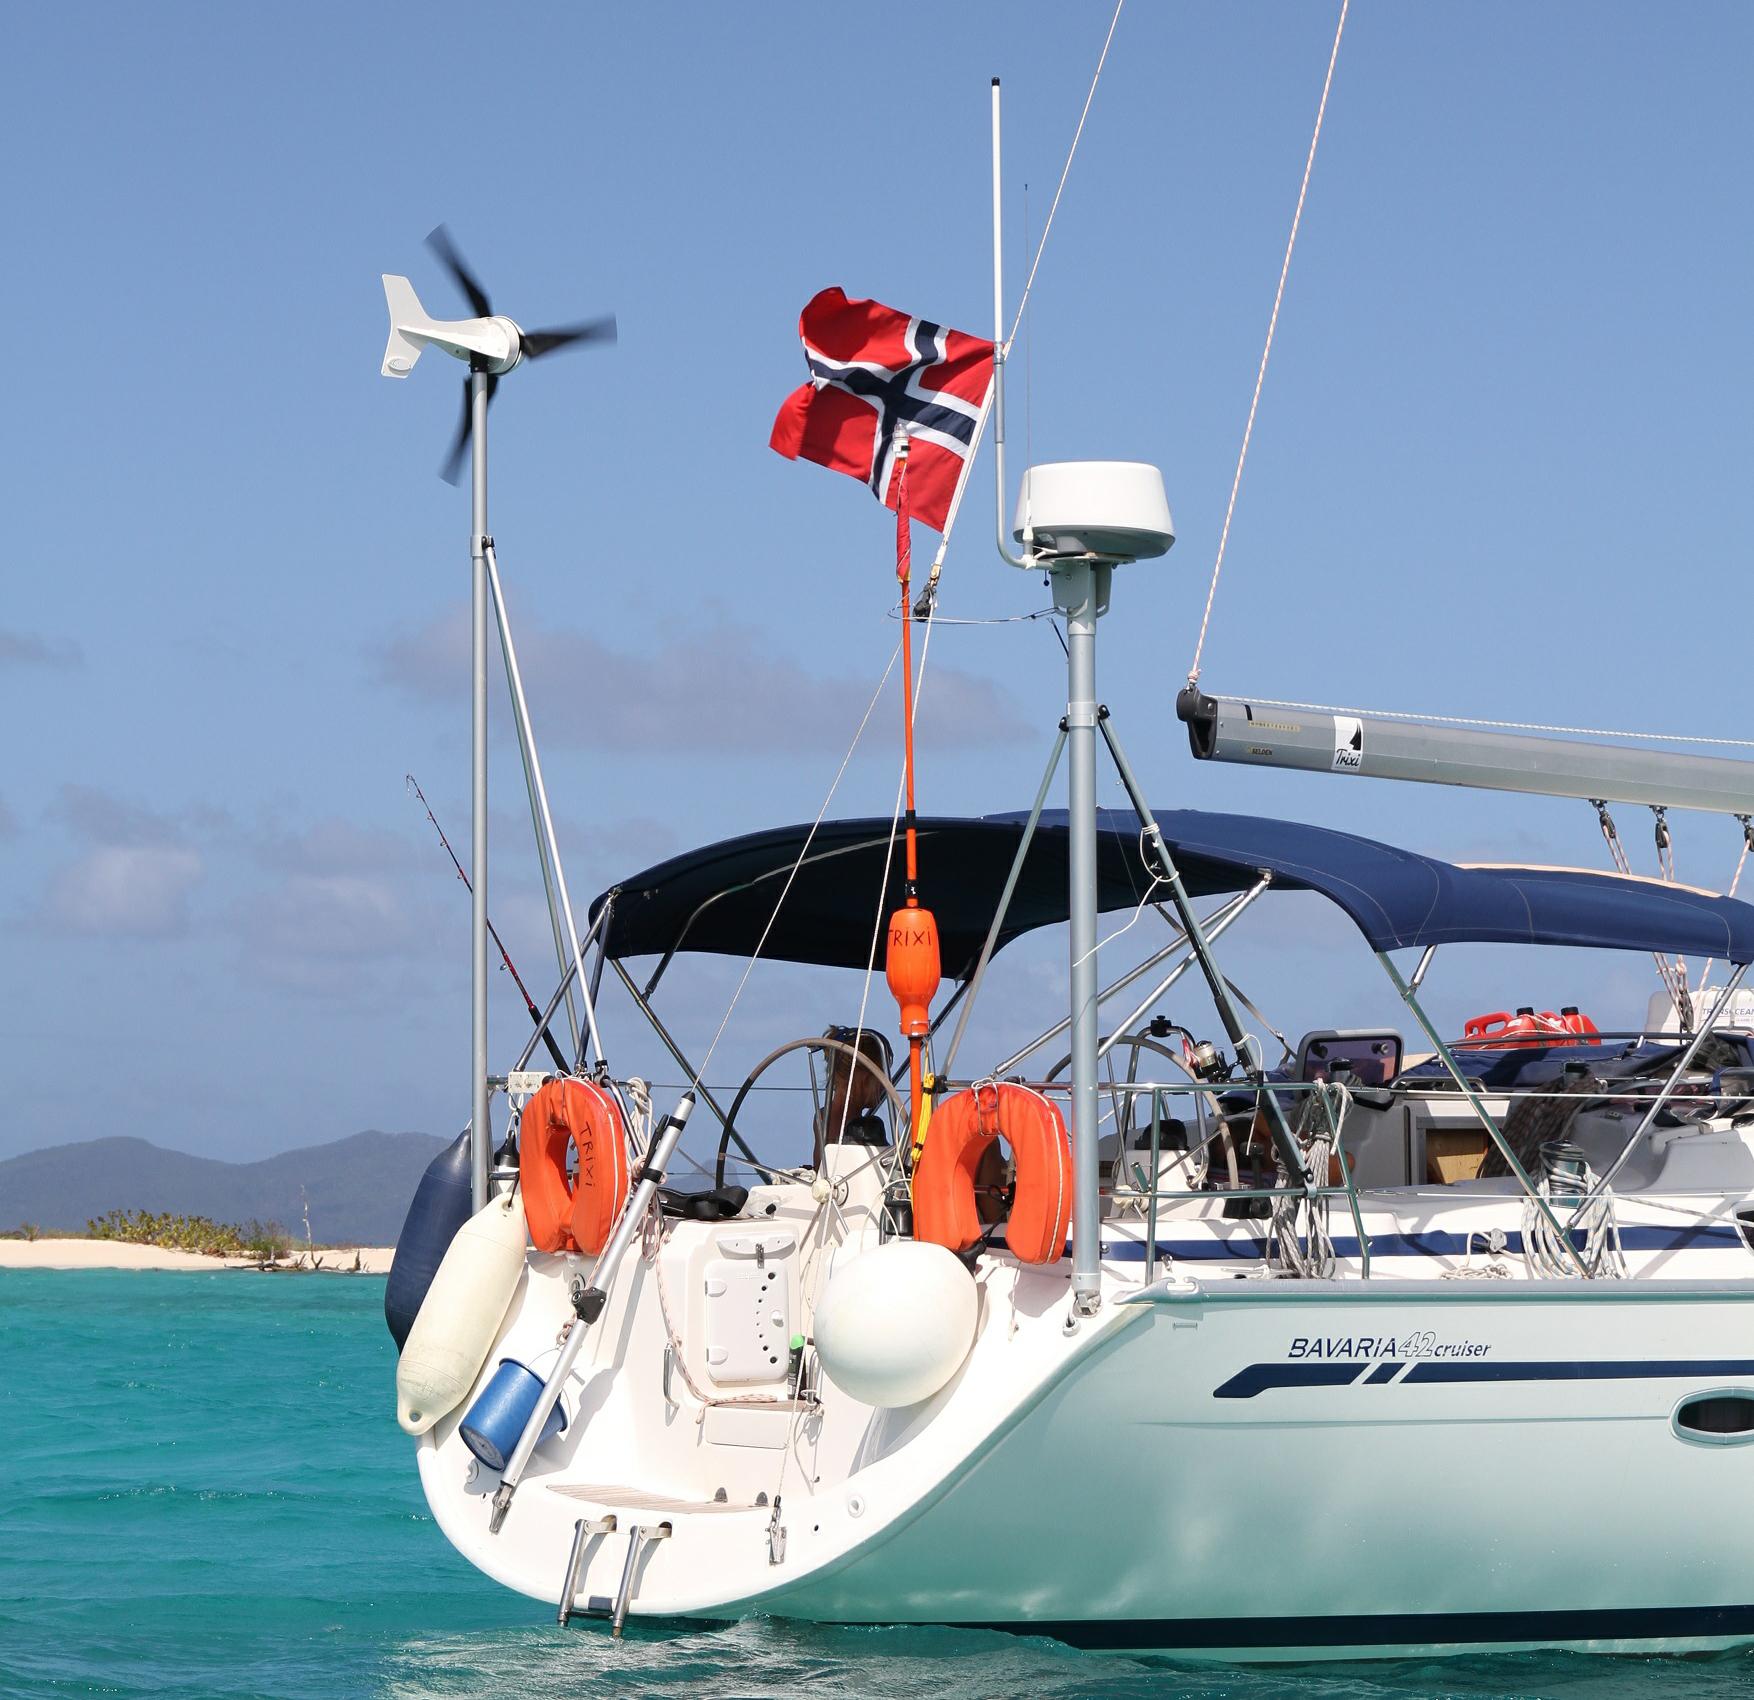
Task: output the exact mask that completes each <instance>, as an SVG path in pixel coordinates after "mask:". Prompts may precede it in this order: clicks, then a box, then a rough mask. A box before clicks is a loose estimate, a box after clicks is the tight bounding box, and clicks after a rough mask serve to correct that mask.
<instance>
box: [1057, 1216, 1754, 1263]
mask: <svg viewBox="0 0 1754 1700" xmlns="http://www.w3.org/2000/svg"><path fill="white" fill-rule="evenodd" d="M1472 1237H1473V1241H1474V1252H1475V1255H1476V1256H1485V1255H1487V1253H1486V1247H1485V1235H1484V1233H1483V1232H1479V1231H1476V1232H1475V1233H1474V1235H1473V1236H1472ZM1468 1239H1469V1236H1468V1235H1466V1234H1452V1233H1449V1232H1448V1231H1446V1230H1444V1229H1431V1230H1429V1231H1427V1232H1425V1233H1420V1234H1372V1235H1371V1236H1370V1253H1371V1256H1372V1257H1465V1256H1467V1253H1468ZM1572 1240H1573V1242H1574V1243H1575V1244H1576V1245H1577V1246H1578V1247H1579V1248H1580V1249H1581V1248H1582V1246H1583V1235H1582V1233H1581V1232H1580V1233H1574V1234H1573V1235H1572ZM1620 1243H1621V1245H1622V1246H1624V1247H1625V1248H1626V1250H1627V1251H1689V1250H1701V1251H1704V1250H1713V1251H1728V1250H1730V1249H1731V1248H1732V1247H1735V1246H1740V1245H1742V1244H1743V1240H1742V1236H1741V1233H1740V1231H1739V1230H1738V1229H1736V1228H1734V1227H1728V1226H1725V1225H1723V1224H1720V1223H1702V1224H1698V1225H1695V1226H1693V1227H1687V1228H1658V1227H1637V1226H1634V1227H1630V1228H1622V1229H1621V1230H1620ZM1505 1250H1506V1251H1509V1252H1514V1253H1515V1254H1516V1255H1517V1256H1519V1257H1520V1256H1521V1255H1522V1251H1523V1236H1522V1235H1521V1234H1520V1233H1509V1234H1506V1235H1505ZM1334 1253H1335V1255H1336V1256H1338V1257H1353V1258H1355V1257H1357V1256H1358V1240H1357V1238H1356V1236H1352V1235H1348V1236H1344V1237H1342V1236H1341V1235H1338V1234H1336V1235H1335V1236H1334ZM1068 1255H1070V1251H1069V1249H1068ZM1102 1255H1103V1256H1104V1257H1105V1258H1107V1259H1108V1260H1109V1261H1110V1262H1111V1263H1143V1262H1144V1261H1145V1243H1144V1241H1143V1240H1110V1241H1106V1242H1105V1243H1104V1245H1103V1248H1102ZM1157 1255H1158V1256H1159V1257H1173V1258H1176V1259H1178V1260H1179V1261H1181V1262H1184V1263H1211V1262H1217V1263H1227V1262H1243V1263H1258V1262H1259V1261H1260V1260H1261V1259H1262V1258H1264V1257H1265V1256H1266V1255H1267V1242H1266V1239H1265V1237H1264V1236H1262V1235H1259V1234H1252V1233H1233V1234H1231V1235H1229V1236H1227V1237H1225V1238H1222V1239H1221V1238H1217V1237H1214V1238H1212V1239H1197V1240H1159V1241H1158V1242H1157Z"/></svg>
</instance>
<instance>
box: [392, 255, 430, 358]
mask: <svg viewBox="0 0 1754 1700" xmlns="http://www.w3.org/2000/svg"><path fill="white" fill-rule="evenodd" d="M384 300H385V301H386V302H387V303H388V304H389V308H390V340H389V342H388V343H387V344H386V345H385V347H384V366H383V374H384V376H385V377H386V378H406V377H407V376H408V374H409V373H410V372H412V371H413V370H414V362H415V361H416V360H418V359H419V358H420V351H421V349H422V348H423V347H425V345H426V338H425V337H424V336H423V335H422V334H421V333H422V332H425V331H430V330H431V329H433V321H432V320H431V319H430V318H428V317H427V313H426V309H425V308H424V307H422V306H421V304H420V297H419V296H418V295H416V294H415V293H414V285H413V284H411V283H410V282H409V281H408V279H407V278H405V277H390V276H388V275H386V276H385V278H384Z"/></svg>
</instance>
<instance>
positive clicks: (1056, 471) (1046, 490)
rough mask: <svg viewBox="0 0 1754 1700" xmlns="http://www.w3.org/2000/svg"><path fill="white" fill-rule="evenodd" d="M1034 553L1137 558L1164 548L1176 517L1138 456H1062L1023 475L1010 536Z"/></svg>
mask: <svg viewBox="0 0 1754 1700" xmlns="http://www.w3.org/2000/svg"><path fill="white" fill-rule="evenodd" d="M1026 534H1032V536H1031V538H1030V542H1031V546H1032V547H1033V548H1034V550H1035V552H1036V553H1037V554H1038V555H1095V556H1097V557H1099V558H1100V559H1102V560H1105V561H1110V562H1114V561H1143V560H1148V559H1150V558H1151V557H1152V556H1154V555H1162V554H1166V553H1168V550H1169V546H1170V545H1171V544H1172V543H1174V542H1175V523H1174V521H1173V520H1171V519H1170V517H1169V499H1168V497H1166V496H1165V495H1164V493H1163V474H1162V473H1161V472H1159V471H1158V470H1157V468H1156V467H1154V466H1150V465H1147V464H1146V463H1145V462H1144V461H1137V460H1062V461H1052V462H1049V463H1048V464H1047V465H1045V466H1032V467H1030V468H1029V469H1028V471H1026V472H1025V473H1024V474H1023V485H1022V488H1021V489H1020V490H1019V491H1018V495H1017V519H1016V523H1015V526H1014V529H1013V532H1012V535H1013V536H1014V537H1015V538H1016V539H1017V541H1018V542H1019V543H1022V542H1024V540H1025V535H1026Z"/></svg>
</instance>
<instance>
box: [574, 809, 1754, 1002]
mask: <svg viewBox="0 0 1754 1700" xmlns="http://www.w3.org/2000/svg"><path fill="white" fill-rule="evenodd" d="M1027 818H1028V817H1027V816H1026V815H1022V814H1015V815H986V816H981V817H978V818H973V819H958V818H949V817H942V816H924V817H921V819H920V820H919V823H918V827H919V843H920V876H921V877H920V893H921V901H922V902H923V903H924V904H925V906H926V907H927V908H929V909H930V910H932V912H933V913H934V914H935V915H936V916H937V919H938V931H939V937H940V939H941V941H942V947H943V961H944V971H945V973H946V974H947V975H949V976H951V977H953V978H961V977H962V976H963V975H964V974H965V973H967V972H968V971H969V970H970V969H971V968H972V967H973V965H974V962H975V959H976V957H977V956H978V955H979V954H980V947H981V943H982V941H983V940H984V939H985V937H986V932H987V928H988V927H989V926H990V925H991V924H992V916H993V910H994V908H995V906H996V905H997V903H998V901H999V896H1000V893H1001V892H1002V891H1003V889H1004V885H1005V876H1006V874H1007V873H1008V872H1009V870H1010V867H1011V862H1012V858H1013V857H1014V856H1015V855H1016V852H1017V844H1018V840H1019V839H1020V838H1021V836H1022V833H1023V828H1024V825H1025V824H1026V822H1027ZM1157 819H1158V824H1159V826H1161V827H1162V829H1163V836H1164V838H1165V840H1166V841H1167V842H1168V844H1169V848H1170V853H1171V854H1172V855H1173V856H1174V857H1175V861H1176V866H1177V868H1178V869H1179V870H1180V872H1181V876H1182V881H1183V883H1184V884H1185V885H1186V887H1187V890H1188V892H1189V894H1190V895H1191V896H1194V897H1207V896H1215V895H1218V894H1221V893H1226V892H1237V891H1244V890H1246V889H1247V888H1248V887H1250V886H1252V885H1254V884H1255V882H1256V881H1257V880H1259V879H1260V877H1261V875H1262V874H1264V873H1269V874H1271V875H1272V877H1273V889H1274V890H1276V891H1278V890H1286V891H1319V892H1320V893H1321V894H1322V895H1323V896H1324V897H1326V898H1328V899H1329V900H1330V901H1332V902H1334V903H1336V904H1338V905H1339V907H1340V908H1341V909H1343V910H1345V912H1346V914H1347V915H1348V916H1350V917H1351V919H1352V921H1353V923H1354V924H1355V925H1356V926H1357V928H1358V930H1359V931H1360V932H1361V933H1363V934H1364V937H1365V938H1366V940H1367V941H1368V942H1369V943H1370V945H1371V946H1372V948H1374V949H1376V950H1399V949H1402V948H1406V947H1416V946H1424V945H1437V944H1459V943H1468V942H1476V943H1493V944H1546V945H1583V946H1588V947H1591V948H1594V949H1601V950H1646V951H1663V952H1666V953H1669V954H1673V955H1684V956H1709V957H1717V958H1719V959H1720V960H1728V961H1731V962H1737V963H1741V962H1748V961H1750V960H1754V906H1750V905H1748V904H1746V903H1740V902H1737V901H1736V900H1734V899H1733V898H1727V897H1718V896H1715V895H1713V894H1712V893H1710V892H1705V891H1699V890H1696V889H1695V888H1693V887H1691V886H1678V885H1668V884H1664V883H1663V882H1661V881H1658V880H1649V879H1639V878H1635V877H1627V876H1623V875H1620V874H1610V873H1591V872H1586V871H1583V870H1579V869H1571V868H1526V867H1496V866H1495V867H1459V866H1456V865H1454V864H1452V863H1449V862H1440V861H1437V860H1435V859H1434V858H1432V857H1430V856H1420V855H1415V854H1414V853H1413V852H1412V851H1410V850H1397V849H1395V848H1393V847H1392V846H1390V845H1387V844H1379V843H1377V842H1376V841H1375V840H1373V839H1369V838H1356V837H1354V836H1353V835H1352V834H1351V833H1349V832H1330V831H1329V830H1327V829H1326V828H1325V827H1318V826H1303V825H1300V824H1298V823H1297V822H1295V821H1282V820H1266V819H1262V818H1260V817H1258V816H1253V815H1224V814H1207V813H1205V812H1204V811H1201V810H1197V809H1170V810H1166V811H1165V812H1164V813H1163V814H1160V815H1159V816H1158V817H1157ZM809 833H810V829H809V828H808V827H807V826H790V827H781V828H779V829H777V830H774V831H769V832H752V833H749V834H748V835H747V836H745V837H742V838H730V839H726V840H725V841H724V842H723V843H720V844H709V845H708V846H706V848H705V849H701V850H693V851H690V852H689V853H688V854H686V855H683V856H675V857H672V858H671V859H670V860H669V861H667V862H660V863H659V864H658V865H657V866H656V867H654V868H648V869H647V870H646V871H645V872H644V873H643V874H637V875H635V876H634V877H633V878H632V879H629V880H623V881H622V882H621V883H620V884H619V885H616V886H613V887H611V888H610V890H609V891H607V892H605V893H604V894H603V895H602V896H601V897H599V898H598V899H597V900H596V902H595V903H593V904H592V905H591V914H592V916H593V918H594V917H595V916H596V915H597V914H598V913H599V911H600V910H601V909H602V908H603V906H604V904H605V903H607V902H609V901H610V899H613V900H614V909H613V911H612V913H611V915H610V917H609V937H608V952H609V955H610V956H612V957H615V958H617V959H620V958H623V957H629V956H652V955H656V956H663V957H666V958H667V957H669V956H670V955H672V954H674V953H675V952H677V951H706V952H713V953H717V954H720V955H728V956H748V955H750V954H751V953H752V952H753V951H754V950H755V948H756V946H757V945H758V944H760V945H761V954H762V956H763V957H764V958H766V959H769V960H776V961H784V962H808V963H816V964H819V965H822V966H825V967H837V968H863V967H864V966H865V964H866V963H867V961H869V960H870V959H871V940H872V933H873V930H874V929H875V928H876V927H877V925H878V924H879V921H880V920H881V919H883V918H886V917H887V916H888V914H889V912H890V910H891V909H893V908H895V907H896V906H897V905H898V904H899V903H900V902H901V863H902V851H901V845H900V842H899V839H898V841H897V843H896V845H895V848H894V854H893V855H890V823H889V821H888V820H886V819H881V820H851V821H825V822H823V823H822V825H821V826H819V827H818V828H817V829H816V836H815V838H814V840H813V841H812V842H811V844H810V850H809V854H808V855H807V856H805V858H804V861H803V863H802V865H801V866H800V867H799V868H798V871H797V877H796V878H795V879H794V880H793V882H792V887H791V890H790V891H789V892H788V893H787V895H786V899H785V902H784V904H783V905H782V906H781V907H780V910H779V914H778V916H777V918H774V905H775V903H776V902H777V901H778V899H779V896H780V892H781V890H782V888H783V887H784V886H785V883H786V879H787V876H788V875H789V874H790V873H791V871H792V866H793V864H794V863H795V862H796V861H797V860H798V856H799V852H800V851H801V850H802V849H803V847H804V843H805V840H806V838H808V837H809ZM1066 851H1067V832H1066V816H1065V814H1064V813H1063V812H1062V811H1049V812H1046V813H1044V814H1043V815H1042V818H1041V824H1040V825H1039V827H1038V828H1037V830H1036V835H1035V840H1034V842H1033V843H1032V844H1031V845H1030V849H1029V855H1028V857H1027V859H1026V860H1025V862H1024V865H1023V872H1022V875H1021V876H1020V878H1019V879H1018V882H1017V890H1016V893H1015V895H1014V896H1013V897H1012V899H1011V906H1010V910H1009V912H1008V913H1007V915H1006V918H1005V925H1004V927H1003V929H1002V930H1001V932H1000V934H999V945H1000V947H1001V948H1002V947H1003V946H1004V945H1006V944H1009V943H1010V942H1011V940H1013V939H1015V938H1018V937H1020V936H1021V935H1022V934H1024V933H1027V932H1029V931H1031V930H1032V929H1034V928H1036V927H1042V926H1047V925H1048V924H1049V923H1051V922H1056V921H1064V920H1065V919H1066V876H1067V868H1066ZM886 858H887V859H888V861H889V879H888V887H887V890H886V891H885V892H884V893H883V896H882V900H881V903H879V901H878V883H879V880H880V879H881V878H882V874H883V867H884V862H885V859H886ZM1150 888H1151V873H1150V870H1149V868H1148V867H1147V865H1146V861H1145V854H1144V851H1143V849H1142V847H1141V843H1140V832H1139V823H1138V821H1137V820H1136V819H1135V818H1134V817H1133V815H1132V814H1131V813H1130V812H1125V811H1122V810H1118V809H1102V810H1099V811H1098V813H1097V905H1098V907H1099V908H1101V909H1104V910H1111V909H1131V908H1133V907H1134V906H1135V905H1137V904H1138V903H1139V901H1140V900H1141V899H1142V898H1143V897H1144V896H1145V895H1146V893H1147V891H1149V890H1150ZM1156 896H1157V897H1158V899H1159V900H1162V899H1164V898H1165V897H1166V896H1167V892H1166V890H1165V888H1163V887H1162V886H1159V887H1158V888H1157V892H1156ZM770 918H772V919H773V926H772V930H771V931H770V932H768V934H767V938H766V941H765V943H763V942H762V934H763V931H764V929H766V928H767V927H768V923H769V920H770ZM877 966H878V967H879V968H881V967H882V956H881V940H879V955H878V957H877Z"/></svg>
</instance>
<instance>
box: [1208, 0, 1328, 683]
mask: <svg viewBox="0 0 1754 1700" xmlns="http://www.w3.org/2000/svg"><path fill="white" fill-rule="evenodd" d="M1350 3H1351V0H1340V21H1339V23H1338V24H1336V25H1335V26H1334V47H1333V51H1332V52H1331V53H1329V55H1328V74H1327V75H1326V76H1325V77H1324V78H1323V79H1322V98H1321V102H1320V104H1319V105H1318V106H1317V107H1316V117H1315V129H1314V131H1313V132H1312V133H1311V135H1310V138H1309V155H1308V157H1307V158H1306V159H1305V160H1304V162H1303V182H1302V184H1301V185H1299V187H1298V191H1297V209H1296V211H1294V212H1293V213H1292V215H1291V235H1290V237H1289V238H1288V239H1287V241H1286V243H1285V260H1284V263H1283V264H1282V265H1281V266H1280V268H1279V287H1278V288H1277V289H1276V290H1275V291H1274V292H1273V312H1272V316H1271V317H1270V318H1269V319H1268V320H1267V340H1266V342H1265V344H1264V345H1263V346H1262V348H1261V364H1260V369H1259V370H1258V371H1257V372H1256V373H1255V393H1254V396H1253V398H1252V399H1251V400H1250V402H1249V413H1248V423H1247V424H1246V425H1244V426H1243V431H1242V448H1241V450H1240V451H1239V452H1238V454H1237V457H1236V476H1235V477H1234V478H1233V479H1232V480H1231V481H1230V500H1229V501H1228V502H1227V503H1225V506H1224V527H1223V529H1222V530H1221V531H1220V532H1219V533H1218V557H1217V559H1216V560H1214V561H1213V563H1212V582H1211V584H1209V585H1208V586H1207V587H1206V610H1205V612H1204V613H1203V614H1201V616H1200V635H1199V637H1198V638H1196V639H1195V640H1194V661H1193V665H1192V666H1191V667H1190V668H1189V669H1188V683H1189V684H1190V685H1192V684H1197V683H1198V682H1199V678H1200V654H1201V652H1202V651H1203V650H1204V649H1205V647H1206V627H1207V626H1208V625H1209V624H1210V623H1211V619H1212V601H1213V598H1214V597H1216V596H1217V594H1218V575H1219V574H1220V573H1221V572H1223V570H1224V551H1225V548H1226V546H1227V545H1228V544H1229V542H1230V521H1231V518H1232V516H1233V515H1234V514H1235V513H1236V493H1237V491H1238V490H1240V489H1241V488H1242V469H1243V466H1244V464H1245V463H1246V462H1247V460H1248V455H1249V439H1250V438H1251V437H1253V436H1254V433H1255V413H1256V411H1257V410H1258V409H1259V407H1260V405H1261V387H1262V385H1263V384H1265V383H1266V381H1267V361H1268V358H1269V357H1270V356H1271V355H1272V352H1273V335H1274V333H1275V332H1276V331H1277V330H1278V328H1279V308H1280V305H1281V304H1282V303H1283V301H1284V300H1285V280H1286V278H1287V277H1288V276H1289V275H1290V273H1291V253H1292V250H1293V249H1294V248H1295V247H1296V246H1297V230H1298V226H1299V225H1301V224H1302V222H1303V203H1304V200H1305V197H1307V196H1308V194H1309V179H1310V173H1311V172H1312V171H1314V170H1315V157H1316V144H1317V143H1318V142H1319V141H1320V140H1321V139H1322V119H1323V118H1324V117H1325V116H1326V115H1327V110H1328V90H1329V89H1330V88H1332V87H1333V83H1334V65H1335V62H1336V61H1337V60H1338V59H1339V57H1340V37H1341V36H1342V35H1343V34H1344V33H1345V30H1346V8H1347V6H1348V5H1349V4H1350Z"/></svg>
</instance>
